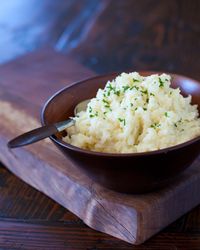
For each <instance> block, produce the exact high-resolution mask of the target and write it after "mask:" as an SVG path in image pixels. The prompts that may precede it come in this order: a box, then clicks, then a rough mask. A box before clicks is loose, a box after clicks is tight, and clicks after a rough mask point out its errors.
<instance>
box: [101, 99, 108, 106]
mask: <svg viewBox="0 0 200 250" xmlns="http://www.w3.org/2000/svg"><path fill="white" fill-rule="evenodd" d="M102 101H103V102H104V103H106V104H108V105H109V104H110V103H109V102H108V101H107V100H105V99H103V100H102Z"/></svg>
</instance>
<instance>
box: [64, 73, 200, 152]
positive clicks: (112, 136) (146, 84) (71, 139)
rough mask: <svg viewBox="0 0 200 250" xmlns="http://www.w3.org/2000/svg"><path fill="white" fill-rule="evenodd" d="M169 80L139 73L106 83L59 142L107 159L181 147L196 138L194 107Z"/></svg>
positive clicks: (199, 128) (197, 126)
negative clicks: (126, 154) (106, 156)
mask: <svg viewBox="0 0 200 250" xmlns="http://www.w3.org/2000/svg"><path fill="white" fill-rule="evenodd" d="M170 84H171V77H170V75H167V74H161V75H158V74H153V75H150V76H147V77H144V76H141V75H139V74H138V73H137V72H133V73H129V74H128V73H122V74H121V75H119V76H117V77H116V79H114V80H112V81H108V82H107V83H106V85H105V88H104V89H99V90H98V92H97V94H96V97H95V98H93V99H91V101H90V102H89V104H88V106H87V110H86V111H82V112H80V113H78V114H77V115H76V117H74V118H73V119H74V120H75V125H74V126H73V127H71V128H68V129H67V133H68V135H67V136H66V137H64V138H63V140H64V141H65V142H67V143H70V144H72V145H74V146H77V147H80V148H84V149H88V150H92V151H98V152H108V153H136V152H147V151H153V150H158V149H162V148H166V147H170V146H174V145H177V144H180V143H182V142H185V141H188V140H190V139H192V138H194V137H196V136H198V135H200V119H199V118H198V116H199V114H198V110H197V105H192V104H191V96H188V97H183V96H182V95H181V93H180V89H179V88H177V89H174V88H171V87H170Z"/></svg>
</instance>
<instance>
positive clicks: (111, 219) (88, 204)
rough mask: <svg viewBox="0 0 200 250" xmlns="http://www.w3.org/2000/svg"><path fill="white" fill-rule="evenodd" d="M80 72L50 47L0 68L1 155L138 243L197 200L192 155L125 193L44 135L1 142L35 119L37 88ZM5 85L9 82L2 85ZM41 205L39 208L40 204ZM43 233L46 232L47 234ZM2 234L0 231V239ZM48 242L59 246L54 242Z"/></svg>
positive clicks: (98, 225)
mask: <svg viewBox="0 0 200 250" xmlns="http://www.w3.org/2000/svg"><path fill="white" fill-rule="evenodd" d="M52 58H53V59H54V60H51V59H52ZM40 64H41V65H42V66H43V67H40ZM66 68H67V70H66ZM58 69H59V72H58V73H57V74H56V72H57V70H58ZM27 70H28V72H26V71H27ZM77 72H78V73H77ZM27 73H28V74H27ZM81 75H82V76H83V77H84V76H85V75H88V76H89V75H92V72H91V71H89V70H87V69H85V68H83V67H82V66H80V65H79V64H77V63H76V62H74V61H73V60H72V59H66V57H64V56H63V55H61V54H58V53H55V52H53V51H51V50H45V51H44V52H43V51H39V52H37V53H33V54H30V55H27V56H24V57H22V58H21V59H17V60H16V61H14V62H11V63H8V64H7V65H4V66H2V67H1V68H0V83H1V84H0V90H1V101H0V105H1V111H0V117H1V120H2V121H3V122H2V123H1V136H0V145H1V152H0V157H1V160H2V161H3V162H4V163H5V164H6V166H7V167H8V168H9V169H10V170H11V171H12V172H13V173H15V174H16V175H17V176H19V177H20V178H22V179H23V180H24V181H25V182H27V183H29V184H30V185H31V186H33V187H35V188H36V189H38V190H40V191H42V192H43V193H44V194H46V195H48V196H49V197H51V198H53V200H55V201H57V202H58V203H59V204H61V205H62V206H64V207H65V208H68V209H69V210H70V211H72V212H73V213H75V214H76V215H77V216H78V217H80V218H81V219H82V220H83V221H84V222H85V223H86V224H87V225H89V226H91V227H92V228H95V229H96V230H99V231H102V232H106V233H108V234H111V235H113V236H115V237H117V238H120V239H123V240H125V241H127V242H130V243H134V244H139V243H142V242H143V241H144V240H146V239H148V238H149V237H151V236H152V235H153V234H155V233H156V232H158V231H159V230H161V229H163V228H164V227H165V226H167V225H168V224H169V223H171V222H173V220H175V219H176V218H177V217H179V216H181V215H182V214H184V213H185V212H187V211H188V210H190V209H191V208H193V207H195V206H196V205H198V204H199V202H200V197H199V196H197V195H191V193H192V194H195V193H199V192H200V168H199V164H198V163H199V162H198V161H197V162H196V163H195V164H194V166H193V168H191V169H189V170H188V171H187V172H185V174H183V175H182V176H181V177H180V178H179V179H178V180H176V182H175V183H173V184H172V185H171V186H170V187H169V188H166V189H163V190H162V191H160V192H154V193H151V194H147V195H125V194H119V193H115V192H113V191H109V190H107V189H104V188H102V187H101V186H99V185H97V184H95V183H94V182H93V181H91V180H90V179H89V178H88V177H87V176H85V175H84V173H83V172H81V171H80V169H78V168H76V166H75V165H74V164H73V163H72V162H71V161H70V160H69V159H66V158H65V157H64V156H62V154H61V153H60V152H59V151H58V150H57V149H56V148H55V147H54V146H53V145H52V143H50V141H49V140H48V139H47V140H44V141H41V142H39V143H37V144H34V145H30V146H27V147H25V148H20V149H15V150H9V149H8V148H7V147H6V142H7V141H8V140H9V139H10V138H12V137H13V136H16V135H17V134H19V133H22V132H23V131H26V130H29V129H31V128H33V127H36V126H37V125H39V122H38V119H37V116H35V114H36V113H35V111H36V109H37V108H38V107H39V106H40V105H41V103H42V102H43V96H42V95H38V93H39V92H40V91H42V89H44V90H45V89H48V90H47V91H46V94H50V93H51V92H52V91H55V88H57V87H58V86H59V88H60V87H61V86H62V87H63V86H65V85H66V84H67V83H70V82H71V81H73V80H74V77H75V78H77V79H78V78H79V77H80V76H81ZM70 79H72V80H71V81H70ZM28 80H29V85H28V92H27V87H26V82H27V81H28ZM55 84H56V86H55ZM5 85H7V86H8V87H10V88H7V89H5ZM44 90H43V92H44ZM46 94H45V95H46ZM45 95H44V96H45ZM10 114H12V115H10ZM11 124H14V126H11ZM18 192H19V190H18V191H17V194H18ZM20 197H21V195H20ZM23 197H24V195H23ZM40 202H41V201H40ZM19 203H20V202H19ZM35 205H36V206H37V202H36V203H35ZM12 209H13V208H12ZM41 209H42V210H43V211H44V207H42V206H41ZM14 210H15V209H14ZM44 213H45V212H44ZM29 219H31V218H30V217H29ZM28 222H29V221H28ZM54 223H56V221H54V222H53V225H52V229H51V230H54V232H57V230H56V228H57V227H56V225H54ZM60 223H61V222H60ZM24 224H25V225H26V220H25V221H23V220H22V221H20V223H19V224H17V223H16V222H15V223H14V222H13V221H12V220H11V221H10V219H9V220H8V219H7V218H6V220H3V221H2V226H3V229H2V231H3V232H4V231H7V229H6V227H7V226H9V225H10V228H12V227H13V226H14V225H16V228H18V227H19V230H20V229H22V230H23V228H24ZM61 224H62V223H61ZM64 224H65V223H64ZM31 226H32V227H33V228H32V229H31ZM31 226H30V228H29V229H27V230H28V232H30V235H32V236H30V237H33V238H34V237H35V236H34V233H35V231H34V230H36V231H37V228H39V226H38V225H35V224H34V220H33V221H32V223H31ZM45 226H47V227H48V223H46V224H44V225H42V227H41V231H40V233H42V230H45ZM4 227H5V228H4ZM14 227H15V226H14ZM16 230H17V229H16ZM32 230H33V231H32ZM57 233H58V232H57ZM58 235H59V236H60V234H59V233H58ZM47 237H52V236H50V235H49V234H47ZM82 237H84V233H83V236H82ZM106 237H107V236H106ZM6 238H7V236H6V235H4V234H3V240H4V243H5V242H6ZM14 241H17V240H14ZM57 244H60V242H59V243H57ZM30 247H31V246H30ZM34 247H35V246H34ZM51 247H52V246H51ZM53 247H54V248H55V247H58V248H57V249H60V246H58V245H56V243H55V242H54V245H53ZM62 247H63V246H62ZM83 249H85V248H83Z"/></svg>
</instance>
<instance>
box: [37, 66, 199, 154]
mask: <svg viewBox="0 0 200 250" xmlns="http://www.w3.org/2000/svg"><path fill="white" fill-rule="evenodd" d="M124 72H125V71H124ZM138 72H139V73H140V74H144V73H145V74H162V73H164V72H162V71H154V70H146V71H145V70H142V71H138ZM121 73H122V72H121ZM121 73H119V72H112V73H107V74H101V75H97V76H93V77H88V78H85V79H83V80H80V81H75V82H73V83H71V84H70V85H68V86H65V87H63V88H61V89H60V90H58V91H57V92H55V93H54V94H53V95H52V96H50V97H49V98H48V99H47V101H46V102H45V103H44V105H43V107H42V109H41V112H40V121H41V124H42V126H45V125H47V124H48V123H46V122H45V118H44V115H45V110H46V109H47V107H48V105H49V104H50V103H51V101H52V100H53V99H54V98H55V97H57V96H58V95H59V94H61V93H62V92H63V91H65V90H67V89H70V88H72V87H73V86H74V85H79V84H83V83H84V82H87V81H89V80H95V79H98V78H102V77H112V76H115V75H117V74H121ZM165 73H166V74H170V75H171V76H172V77H173V76H175V77H180V78H184V79H187V80H189V81H193V82H196V83H197V84H200V82H199V81H197V80H195V79H192V78H190V77H187V76H184V75H180V74H176V73H170V72H165ZM49 138H50V139H51V140H52V141H53V142H54V143H56V144H58V145H60V146H61V147H64V148H67V149H69V150H71V151H76V152H79V153H82V154H86V155H94V156H100V157H119V158H121V157H141V156H143V157H146V156H154V155H158V154H167V153H168V152H172V151H175V150H178V149H182V148H184V147H187V146H189V145H191V144H193V143H196V142H198V141H199V140H200V135H199V136H197V137H195V138H193V139H191V140H189V141H186V142H183V143H180V144H177V145H174V146H171V147H167V148H163V149H158V150H153V151H147V152H138V153H107V152H98V151H91V150H87V149H83V148H79V147H76V146H73V145H71V144H69V143H67V142H64V141H63V140H62V139H59V138H56V136H55V135H51V136H49Z"/></svg>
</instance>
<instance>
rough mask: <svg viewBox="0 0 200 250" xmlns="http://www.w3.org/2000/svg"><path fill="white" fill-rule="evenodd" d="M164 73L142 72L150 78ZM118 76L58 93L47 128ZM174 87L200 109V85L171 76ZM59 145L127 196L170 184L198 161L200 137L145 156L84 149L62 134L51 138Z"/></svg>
mask: <svg viewBox="0 0 200 250" xmlns="http://www.w3.org/2000/svg"><path fill="white" fill-rule="evenodd" d="M152 73H160V72H147V71H143V72H140V74H141V75H143V76H147V75H150V74H152ZM117 75H118V74H117V73H113V74H108V75H103V76H97V77H94V78H90V79H86V80H83V81H80V82H77V83H75V84H73V85H71V86H69V87H66V88H64V89H62V90H60V91H59V92H57V93H56V94H54V95H53V96H52V97H51V98H50V99H49V100H48V101H47V102H46V104H45V105H44V107H43V109H42V113H41V121H42V124H43V125H47V124H52V123H56V122H59V121H63V120H66V119H67V118H68V117H70V116H73V115H74V114H73V111H74V107H75V106H76V105H77V103H79V102H81V101H83V100H86V99H90V98H92V97H94V96H95V95H96V92H97V90H98V89H99V88H104V86H105V83H106V82H107V81H108V80H112V79H113V78H115V77H116V76H117ZM170 75H171V76H172V87H174V88H177V87H180V89H181V93H182V94H183V95H184V96H187V95H192V103H193V104H197V105H198V109H199V107H200V83H199V82H197V81H195V80H192V79H190V78H187V77H185V76H181V75H176V74H170ZM50 138H51V140H52V141H53V142H54V143H55V145H56V146H57V147H58V148H59V149H60V150H61V151H62V152H63V154H64V155H65V156H67V157H68V158H70V159H71V160H72V161H73V162H74V163H75V164H76V166H78V167H79V168H81V169H83V170H84V172H85V173H86V174H87V175H88V176H89V177H90V178H92V179H93V180H94V181H95V182H97V183H99V184H101V185H102V186H104V187H107V188H109V189H112V190H115V191H119V192H125V193H145V192H149V191H152V190H155V189H158V188H161V187H164V186H166V185H167V184H169V183H170V182H171V181H172V180H173V179H174V178H175V177H176V176H178V175H179V174H180V173H181V172H183V171H184V170H185V169H186V168H187V167H189V166H190V165H191V163H192V162H193V161H194V160H195V159H196V157H197V156H198V154H199V149H200V136H199V137H197V138H195V139H192V140H190V141H188V142H185V143H182V144H179V145H177V146H173V147H169V148H165V149H162V150H156V151H151V152H144V153H129V154H111V153H100V152H93V151H89V150H84V149H81V148H78V147H74V146H72V145H70V144H68V143H65V142H64V141H62V139H61V138H62V135H61V134H59V133H58V134H57V135H53V136H51V137H50Z"/></svg>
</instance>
